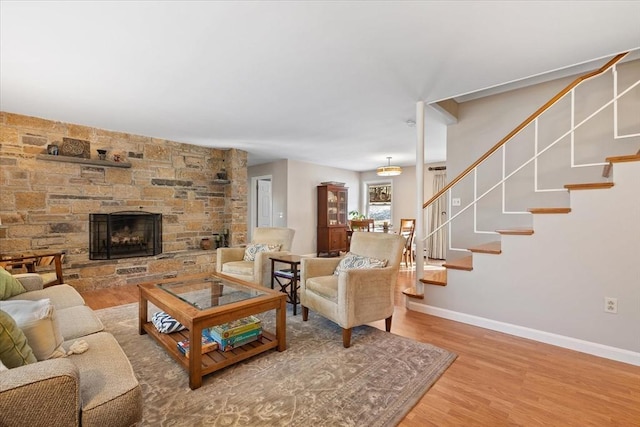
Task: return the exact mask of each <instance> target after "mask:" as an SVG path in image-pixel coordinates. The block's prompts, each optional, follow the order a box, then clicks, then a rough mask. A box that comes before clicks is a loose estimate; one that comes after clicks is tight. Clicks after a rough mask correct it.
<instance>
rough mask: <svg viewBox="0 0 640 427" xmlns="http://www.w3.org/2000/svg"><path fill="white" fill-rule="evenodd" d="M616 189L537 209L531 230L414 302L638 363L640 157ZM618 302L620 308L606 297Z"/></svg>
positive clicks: (620, 171) (621, 170) (621, 166)
mask: <svg viewBox="0 0 640 427" xmlns="http://www.w3.org/2000/svg"><path fill="white" fill-rule="evenodd" d="M613 181H614V182H615V186H614V187H613V188H611V189H608V190H583V191H574V192H572V193H571V209H572V211H571V213H570V214H568V215H537V216H535V217H534V229H535V234H533V235H532V236H503V240H502V254H501V255H489V254H474V257H473V271H471V272H467V271H456V270H449V271H448V284H447V286H445V287H441V286H426V287H425V299H424V301H425V302H424V303H413V302H412V303H411V304H410V308H412V309H414V310H417V311H422V312H427V313H432V314H435V315H438V316H442V317H447V318H451V319H454V320H459V321H463V322H466V323H471V324H476V325H479V326H483V327H488V328H490V329H497V330H502V331H504V332H508V333H512V334H515V335H520V336H525V337H528V338H533V339H537V340H540V341H543V342H549V343H551V344H556V345H561V346H564V347H568V348H573V349H576V350H579V351H584V352H587V353H592V354H596V355H600V356H603V357H609V358H612V359H616V360H621V361H625V362H627V363H633V364H637V365H640V221H638V219H639V218H640V191H638V183H640V162H633V163H617V164H615V165H614V168H613ZM605 297H614V298H617V299H618V314H609V313H605V312H604V298H605Z"/></svg>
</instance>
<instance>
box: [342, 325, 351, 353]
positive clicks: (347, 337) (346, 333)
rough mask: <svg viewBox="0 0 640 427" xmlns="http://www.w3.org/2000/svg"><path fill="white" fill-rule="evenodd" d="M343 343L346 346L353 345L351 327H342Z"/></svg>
mask: <svg viewBox="0 0 640 427" xmlns="http://www.w3.org/2000/svg"><path fill="white" fill-rule="evenodd" d="M342 345H343V346H344V348H349V347H350V346H351V328H349V329H344V328H343V329H342Z"/></svg>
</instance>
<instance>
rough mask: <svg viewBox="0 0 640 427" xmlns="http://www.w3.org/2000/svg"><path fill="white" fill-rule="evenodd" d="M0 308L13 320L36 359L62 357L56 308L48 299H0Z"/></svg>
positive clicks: (62, 351) (61, 339) (60, 335)
mask: <svg viewBox="0 0 640 427" xmlns="http://www.w3.org/2000/svg"><path fill="white" fill-rule="evenodd" d="M0 309H2V310H3V311H5V312H6V313H8V314H9V315H10V316H11V317H12V318H13V320H15V322H16V325H18V327H19V328H20V329H21V330H22V332H23V333H24V335H25V336H26V337H27V342H28V343H29V346H30V347H31V350H32V351H33V355H34V356H35V357H36V359H37V360H47V359H52V358H55V357H64V355H65V351H64V348H62V341H63V338H62V334H61V333H60V328H59V326H58V319H57V316H56V310H55V307H54V306H53V305H52V304H51V302H50V301H49V300H48V299H42V300H37V301H29V300H12V301H2V302H0Z"/></svg>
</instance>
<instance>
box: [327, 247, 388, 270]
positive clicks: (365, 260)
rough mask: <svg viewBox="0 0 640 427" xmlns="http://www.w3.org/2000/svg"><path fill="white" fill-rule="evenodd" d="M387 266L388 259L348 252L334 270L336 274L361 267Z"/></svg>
mask: <svg viewBox="0 0 640 427" xmlns="http://www.w3.org/2000/svg"><path fill="white" fill-rule="evenodd" d="M386 266H387V260H386V259H378V258H371V257H367V256H363V255H358V254H354V253H353V252H347V254H346V255H345V256H344V258H342V259H341V260H340V263H339V264H338V266H337V267H336V270H335V271H334V272H333V274H335V275H336V276H337V275H338V274H340V273H341V272H343V271H346V270H351V269H361V268H384V267H386Z"/></svg>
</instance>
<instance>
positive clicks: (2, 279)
mask: <svg viewBox="0 0 640 427" xmlns="http://www.w3.org/2000/svg"><path fill="white" fill-rule="evenodd" d="M24 292H27V290H26V289H25V288H24V286H22V283H20V281H19V280H18V279H16V278H15V277H13V276H12V275H11V273H9V272H8V271H7V270H5V269H4V268H2V267H0V300H5V299H7V298H11V297H13V296H16V295H20V294H22V293H24Z"/></svg>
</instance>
